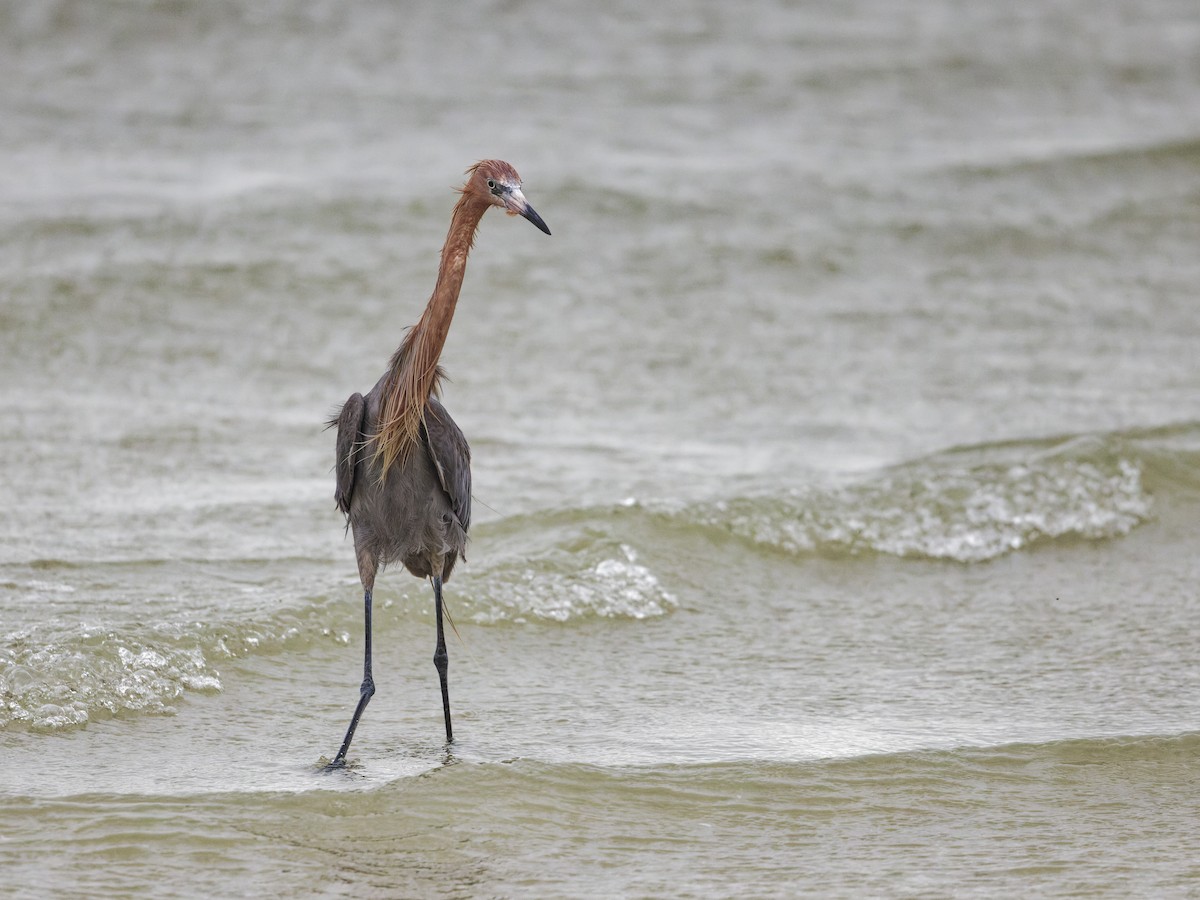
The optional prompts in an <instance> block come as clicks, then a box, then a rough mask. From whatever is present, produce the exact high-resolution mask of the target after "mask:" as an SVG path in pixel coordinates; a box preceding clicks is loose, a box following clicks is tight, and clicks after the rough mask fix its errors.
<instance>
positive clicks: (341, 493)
mask: <svg viewBox="0 0 1200 900" xmlns="http://www.w3.org/2000/svg"><path fill="white" fill-rule="evenodd" d="M366 416H367V403H366V401H365V400H364V399H363V395H362V394H351V395H350V399H349V400H347V401H346V402H345V404H344V405H343V406H342V410H341V412H339V413H338V414H337V418H335V419H332V420H331V421H330V423H329V424H330V425H337V462H336V463H335V464H334V471H335V472H336V473H337V487H336V488H335V489H334V492H333V498H334V500H336V501H337V506H338V509H340V510H341V511H342V512H344V513H345V514H346V515H347V516H348V515H350V499H351V498H352V497H353V496H354V473H355V471H356V470H357V468H358V459H359V454H361V453H362V452H363V446H364V443H365V440H366V438H365V436H364V435H363V427H364V423H365V420H366Z"/></svg>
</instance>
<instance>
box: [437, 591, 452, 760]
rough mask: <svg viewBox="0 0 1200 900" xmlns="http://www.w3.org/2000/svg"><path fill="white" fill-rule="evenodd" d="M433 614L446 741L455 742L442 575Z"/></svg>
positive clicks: (448, 742)
mask: <svg viewBox="0 0 1200 900" xmlns="http://www.w3.org/2000/svg"><path fill="white" fill-rule="evenodd" d="M433 614H434V617H435V619H436V620H437V647H436V648H434V651H433V664H434V665H435V666H436V667H437V670H438V678H439V679H440V680H441V682H442V713H443V714H444V715H445V717H446V743H447V744H452V743H454V732H453V731H451V729H450V688H449V686H448V685H447V683H446V671H447V669H448V668H449V666H450V658H449V657H448V656H447V655H446V633H445V631H444V630H443V629H442V576H441V575H434V576H433Z"/></svg>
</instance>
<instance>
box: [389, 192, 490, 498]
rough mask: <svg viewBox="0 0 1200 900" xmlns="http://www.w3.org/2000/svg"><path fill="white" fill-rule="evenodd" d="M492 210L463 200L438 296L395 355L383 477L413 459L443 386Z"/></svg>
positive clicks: (458, 206)
mask: <svg viewBox="0 0 1200 900" xmlns="http://www.w3.org/2000/svg"><path fill="white" fill-rule="evenodd" d="M487 208H488V203H487V201H486V200H481V199H480V198H479V197H476V196H472V195H471V194H469V193H467V192H465V191H464V193H463V194H462V196H461V197H459V199H458V203H457V204H455V206H454V215H453V216H452V217H451V219H450V231H449V233H448V234H447V235H446V243H445V244H444V245H443V246H442V258H441V265H440V266H439V267H438V277H437V284H436V285H435V286H434V289H433V296H432V297H430V298H429V303H428V304H427V305H426V307H425V311H424V312H423V313H421V318H420V319H418V320H417V324H416V325H414V326H413V327H412V328H410V329H409V331H408V334H406V335H405V336H404V341H403V342H402V343H401V344H400V346H399V347H398V348H397V349H396V352H395V353H393V354H392V360H391V363H390V364H389V366H388V373H387V379H386V381H385V382H384V390H383V398H382V404H381V407H380V413H379V430H378V431H377V432H376V434H375V459H376V460H377V461H378V462H379V463H380V464H381V465H380V478H381V479H382V478H384V477H386V476H387V473H388V470H390V469H391V467H392V466H393V465H394V464H395V463H396V462H397V461H400V462H403V461H404V460H406V459H407V458H408V454H409V453H410V452H411V451H412V448H413V447H415V446H416V443H417V441H418V440H419V439H420V434H421V423H422V422H423V421H424V419H425V407H426V405H427V404H428V403H429V397H430V395H431V394H435V393H436V392H437V391H438V389H439V387H440V382H441V377H442V371H441V369H440V367H439V366H438V359H439V358H440V357H441V355H442V347H444V346H445V344H446V335H447V334H448V333H449V331H450V322H451V320H452V319H453V318H454V307H455V305H456V304H457V303H458V294H459V291H460V290H461V289H462V282H463V275H464V274H465V273H466V269H467V254H469V253H470V252H471V245H472V243H473V242H474V240H475V230H476V229H477V228H478V227H479V220H480V219H481V218H483V214H484V213H485V212H486V211H487Z"/></svg>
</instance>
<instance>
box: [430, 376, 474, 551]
mask: <svg viewBox="0 0 1200 900" xmlns="http://www.w3.org/2000/svg"><path fill="white" fill-rule="evenodd" d="M424 431H425V434H424V437H425V446H426V448H428V450H429V458H430V459H432V460H433V467H434V468H435V469H436V470H437V476H438V481H439V482H441V485H442V490H444V491H445V492H446V496H448V497H449V498H450V508H451V509H452V510H454V516H455V518H457V519H458V524H459V525H461V526H462V530H463V531H466V530H467V529H468V528H470V527H471V448H470V447H469V446H468V445H467V439H466V438H465V437H464V436H463V433H462V430H461V429H460V428H459V427H458V425H456V424H455V423H454V420H453V419H452V418H450V413H448V412H446V407H444V406H442V404H441V403H439V402H438V401H437V400H436V399H435V398H433V397H430V398H429V405H428V406H426V407H425V429H424Z"/></svg>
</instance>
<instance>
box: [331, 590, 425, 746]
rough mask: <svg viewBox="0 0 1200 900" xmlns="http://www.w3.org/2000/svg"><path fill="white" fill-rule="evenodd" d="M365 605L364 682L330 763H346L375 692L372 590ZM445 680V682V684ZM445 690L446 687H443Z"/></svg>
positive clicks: (364, 600) (364, 601)
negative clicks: (372, 649) (356, 730)
mask: <svg viewBox="0 0 1200 900" xmlns="http://www.w3.org/2000/svg"><path fill="white" fill-rule="evenodd" d="M363 606H364V607H365V611H366V627H365V628H364V629H363V682H362V687H361V688H360V689H359V697H358V706H356V707H355V708H354V718H353V719H351V720H350V727H349V728H347V729H346V739H345V740H344V741H342V749H341V750H339V751H338V753H337V756H335V757H334V759H333V762H331V763H330V764H329V765H330V766H331V767H332V766H344V765H345V764H346V751H347V750H349V749H350V741H352V740H353V739H354V729H355V728H357V727H358V720H359V719H361V718H362V714H363V710H364V709H366V708H367V704H368V703H370V702H371V697H372V696H373V695H374V694H375V679H374V678H372V677H371V592H370V591H364V592H363ZM444 684H445V682H443V685H444ZM443 692H444V688H443Z"/></svg>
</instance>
